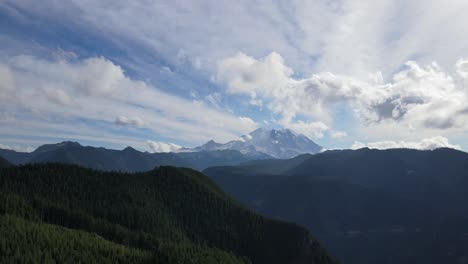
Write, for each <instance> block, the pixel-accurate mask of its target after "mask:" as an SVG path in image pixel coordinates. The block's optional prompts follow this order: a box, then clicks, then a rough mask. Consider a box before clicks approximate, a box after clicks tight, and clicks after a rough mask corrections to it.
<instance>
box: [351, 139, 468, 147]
mask: <svg viewBox="0 0 468 264" xmlns="http://www.w3.org/2000/svg"><path fill="white" fill-rule="evenodd" d="M365 147H368V148H372V149H395V148H409V149H420V150H433V149H437V148H453V149H458V150H461V147H460V146H459V145H452V144H450V143H449V140H448V139H447V138H445V137H442V136H436V137H431V138H425V139H422V140H421V141H419V142H415V141H378V142H370V143H367V144H364V143H362V142H359V141H356V142H354V143H353V145H352V146H351V149H360V148H365Z"/></svg>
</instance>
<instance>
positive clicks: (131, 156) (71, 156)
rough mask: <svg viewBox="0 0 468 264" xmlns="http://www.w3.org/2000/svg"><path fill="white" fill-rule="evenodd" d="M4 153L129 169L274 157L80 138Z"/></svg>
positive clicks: (12, 157)
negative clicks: (111, 144)
mask: <svg viewBox="0 0 468 264" xmlns="http://www.w3.org/2000/svg"><path fill="white" fill-rule="evenodd" d="M0 156H2V157H4V158H5V159H7V160H8V161H9V162H11V163H13V164H16V165H19V164H26V163H47V162H59V163H67V164H77V165H80V166H83V167H87V168H92V169H98V170H106V171H125V172H142V171H149V170H151V169H153V168H155V167H158V166H162V165H169V166H177V167H187V168H193V169H197V170H203V169H205V168H207V167H210V166H220V165H236V164H240V163H242V162H246V161H250V160H252V159H265V158H271V157H270V156H267V155H264V154H258V155H249V154H242V153H241V152H239V151H236V150H215V151H200V152H181V153H148V152H141V151H138V150H136V149H134V148H131V147H127V148H125V149H123V150H113V149H105V148H97V147H91V146H86V147H85V146H82V145H80V144H79V143H77V142H68V141H67V142H62V143H58V144H48V145H43V146H40V147H39V148H37V149H36V150H35V151H33V152H30V153H26V152H16V151H13V150H6V149H0Z"/></svg>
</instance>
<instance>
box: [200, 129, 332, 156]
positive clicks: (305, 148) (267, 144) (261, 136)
mask: <svg viewBox="0 0 468 264" xmlns="http://www.w3.org/2000/svg"><path fill="white" fill-rule="evenodd" d="M224 149H232V150H238V151H240V152H241V153H243V154H255V153H264V154H267V155H270V156H272V157H275V158H279V159H287V158H292V157H295V156H297V155H300V154H304V153H312V154H314V153H318V152H320V151H321V150H322V149H323V148H322V147H321V146H319V145H317V144H316V143H315V142H313V141H312V140H310V139H309V138H308V137H306V136H304V135H302V134H296V133H294V132H293V131H291V130H289V129H282V130H276V129H271V130H268V129H264V128H259V129H256V130H255V131H252V132H251V133H249V134H248V135H244V136H242V137H240V138H239V139H237V140H233V141H229V142H227V143H225V144H221V143H217V142H214V141H213V140H210V141H208V142H207V143H205V144H203V145H201V146H199V147H196V148H193V149H192V150H193V151H213V150H224Z"/></svg>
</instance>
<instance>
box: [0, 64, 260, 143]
mask: <svg viewBox="0 0 468 264" xmlns="http://www.w3.org/2000/svg"><path fill="white" fill-rule="evenodd" d="M0 104H1V105H0V109H1V110H2V112H4V113H8V114H9V115H11V116H12V118H10V119H7V118H5V119H1V120H0V124H1V126H2V127H4V128H5V129H2V132H3V133H8V132H9V134H17V133H20V134H21V133H26V131H30V134H31V135H37V136H44V135H51V134H53V133H52V132H54V133H57V132H66V131H73V134H76V133H77V132H80V133H81V134H82V135H81V136H90V137H94V138H95V139H96V140H101V139H102V140H106V139H107V137H103V136H102V132H98V131H99V129H96V128H95V126H96V124H100V127H101V129H105V130H106V133H107V135H108V137H111V136H115V138H119V140H121V143H122V144H123V145H126V142H127V143H128V142H130V141H131V142H135V141H137V140H141V138H142V137H143V138H145V137H146V138H147V139H151V138H152V137H165V138H172V139H175V140H185V141H186V142H203V141H206V140H208V139H212V138H217V140H229V139H232V138H235V137H237V135H238V134H242V133H247V132H249V131H251V130H253V129H255V128H256V126H257V125H256V123H255V122H254V121H253V120H252V119H250V118H248V117H243V116H235V115H233V114H231V113H227V112H223V111H221V110H218V109H214V108H211V107H209V106H208V105H206V104H204V103H203V102H201V101H191V100H187V99H183V98H181V97H178V96H175V95H171V94H168V93H166V92H163V91H161V90H159V89H157V88H155V87H153V86H151V85H149V84H147V83H145V82H143V81H138V80H133V79H131V78H129V77H128V76H126V75H125V73H124V71H123V70H122V68H121V67H120V66H119V65H116V64H114V63H113V62H112V61H109V60H107V59H106V58H103V57H92V58H87V59H83V60H65V59H58V60H45V59H41V58H37V57H34V56H24V55H21V56H11V57H8V58H6V59H5V60H3V62H2V63H0ZM27 119H33V120H34V122H32V121H26V120H27ZM77 120H79V121H80V122H81V123H84V124H85V126H86V124H89V125H88V128H87V129H82V130H81V131H77V130H75V129H73V126H74V125H75V124H74V122H76V121H77ZM22 121H24V122H25V123H29V129H27V130H24V129H22V128H21V127H20V124H21V123H22ZM40 122H42V123H43V124H47V126H43V125H41V124H37V123H40ZM54 124H55V125H56V126H54ZM112 125H118V126H127V127H135V128H142V129H143V130H141V131H140V132H139V133H140V134H138V135H136V136H135V135H129V134H125V133H124V134H121V133H120V134H119V133H118V132H115V130H114V129H113V127H112ZM59 126H62V128H63V127H67V128H66V129H65V130H62V129H59V130H56V129H55V128H58V127H59ZM116 133H117V134H116ZM135 133H136V132H135ZM125 138H126V139H125ZM114 141H115V140H114ZM144 143H145V141H142V143H141V144H140V147H141V146H143V145H145V144H144Z"/></svg>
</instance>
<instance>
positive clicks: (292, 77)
mask: <svg viewBox="0 0 468 264" xmlns="http://www.w3.org/2000/svg"><path fill="white" fill-rule="evenodd" d="M467 8H468V3H467V2H466V1H458V0H448V1H422V0H421V1H420V0H416V1H411V2H410V3H408V1H403V0H401V1H400V0H394V1H371V0H339V1H331V0H317V1H305V0H295V1H279V0H276V1H242V0H241V1H205V0H197V1H90V0H89V1H88V0H80V1H52V0H50V1H49V0H44V1H41V3H40V4H38V3H37V1H32V0H15V1H9V0H3V1H0V127H1V128H0V147H4V148H12V149H17V150H21V151H25V150H30V149H34V148H35V147H37V146H39V145H41V144H44V143H53V142H58V141H63V140H74V141H79V142H81V143H82V144H85V145H95V146H105V147H110V148H117V149H121V148H124V147H125V146H127V145H130V146H133V147H135V148H137V149H140V150H148V151H166V150H172V149H174V148H177V146H195V145H198V144H201V143H204V142H205V141H207V140H210V139H214V140H216V141H220V142H225V141H228V140H232V139H235V138H237V137H239V136H240V135H243V134H246V133H248V132H250V131H252V130H253V129H255V128H257V127H271V128H290V129H292V130H294V131H296V132H298V133H303V134H305V135H307V136H309V137H310V138H312V139H313V140H315V141H316V142H317V143H319V144H321V145H323V146H324V147H326V148H330V149H331V148H351V147H354V148H357V147H362V146H370V147H375V148H388V147H413V148H434V147H439V146H449V147H456V148H462V149H464V150H467V149H468V143H466V142H467V136H466V135H467V132H468V103H467V102H468V37H465V35H466V34H464V33H465V32H468V18H466V16H465V14H464V11H465V10H467Z"/></svg>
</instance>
